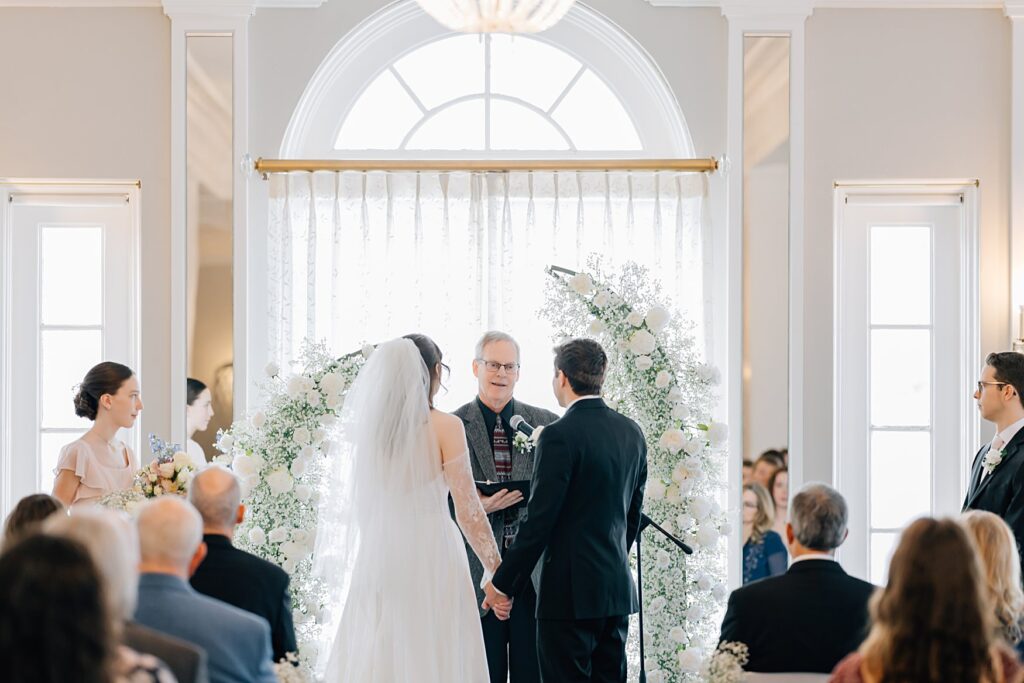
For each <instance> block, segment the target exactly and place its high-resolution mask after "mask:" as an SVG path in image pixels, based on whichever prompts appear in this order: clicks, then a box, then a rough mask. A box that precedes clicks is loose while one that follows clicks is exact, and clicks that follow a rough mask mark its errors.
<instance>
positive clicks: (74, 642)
mask: <svg viewBox="0 0 1024 683" xmlns="http://www.w3.org/2000/svg"><path fill="white" fill-rule="evenodd" d="M0 615H2V618H0V658H2V659H0V661H2V662H3V675H2V680H3V681H5V683H67V682H69V681H75V683H144V682H156V683H174V681H175V679H174V676H173V675H171V674H170V673H169V672H168V671H167V669H166V668H164V667H163V666H162V665H161V664H160V663H159V662H158V661H157V660H156V659H154V658H153V657H149V656H148V655H139V654H138V653H136V652H132V651H130V650H128V649H127V648H124V647H119V646H118V645H117V636H116V627H115V623H114V619H112V618H111V613H110V610H109V607H108V601H107V599H106V587H105V586H104V581H103V578H102V577H101V576H100V573H99V571H98V570H97V568H96V565H95V563H94V562H93V561H92V558H91V557H90V555H89V552H88V551H87V550H86V549H85V548H84V547H83V546H82V545H81V544H79V543H77V542H76V541H73V540H71V539H67V538H57V537H54V536H48V535H44V534H32V535H29V536H27V537H25V538H23V539H21V540H19V541H17V542H15V543H14V544H13V545H12V546H11V547H10V548H8V549H7V550H6V551H5V552H4V554H3V555H0Z"/></svg>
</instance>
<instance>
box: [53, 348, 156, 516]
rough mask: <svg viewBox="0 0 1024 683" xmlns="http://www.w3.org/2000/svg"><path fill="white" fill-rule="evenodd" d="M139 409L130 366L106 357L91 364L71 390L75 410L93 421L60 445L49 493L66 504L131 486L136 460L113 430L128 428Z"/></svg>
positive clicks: (135, 381) (77, 413)
mask: <svg viewBox="0 0 1024 683" xmlns="http://www.w3.org/2000/svg"><path fill="white" fill-rule="evenodd" d="M141 410H142V394H141V392H140V391H139V380H138V378H137V377H136V376H135V373H133V372H132V370H131V368H129V367H127V366H124V365H121V364H120V363H113V362H110V361H105V362H103V363H100V364H99V365H96V366H94V367H93V368H92V369H91V370H89V372H88V373H86V375H85V379H83V380H82V384H81V385H80V386H79V390H78V394H77V395H76V396H75V414H76V415H78V416H79V417H84V418H86V419H89V420H92V421H93V426H92V429H90V430H89V431H87V432H86V433H85V434H83V435H82V436H81V437H80V438H78V439H76V440H75V441H72V442H71V443H69V444H68V445H67V446H64V448H62V449H61V451H60V457H59V458H58V459H57V468H56V470H54V474H55V475H56V476H57V478H56V480H55V481H54V482H53V496H54V497H55V498H57V499H58V500H60V501H61V502H62V503H64V504H65V505H67V506H69V507H70V506H73V505H78V504H81V503H89V502H95V501H97V500H99V499H100V498H102V497H103V496H105V495H107V494H108V493H111V492H113V491H123V490H125V489H128V488H131V486H132V481H133V479H134V476H135V472H136V470H138V469H139V461H138V460H137V459H136V457H135V454H134V453H132V450H131V449H130V448H128V446H126V445H125V444H124V443H123V442H121V440H120V439H118V438H117V431H118V430H119V429H130V428H131V427H132V425H134V424H135V419H136V418H137V417H138V415H139V412H140V411H141Z"/></svg>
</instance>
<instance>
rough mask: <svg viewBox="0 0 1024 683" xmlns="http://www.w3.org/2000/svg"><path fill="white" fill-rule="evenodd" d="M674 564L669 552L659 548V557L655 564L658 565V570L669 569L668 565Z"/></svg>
mask: <svg viewBox="0 0 1024 683" xmlns="http://www.w3.org/2000/svg"><path fill="white" fill-rule="evenodd" d="M671 562H672V557H671V556H670V555H669V554H668V551H667V550H665V549H663V548H659V549H658V556H657V559H656V560H655V563H656V564H657V565H658V569H668V565H669V564H670V563H671Z"/></svg>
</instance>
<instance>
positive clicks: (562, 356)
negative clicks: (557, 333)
mask: <svg viewBox="0 0 1024 683" xmlns="http://www.w3.org/2000/svg"><path fill="white" fill-rule="evenodd" d="M607 367H608V356H606V355H605V353H604V349H602V348H601V345H600V344H598V343H597V342H596V341H594V340H593V339H570V340H569V341H567V342H565V343H564V344H559V345H558V346H556V347H555V370H561V371H562V374H563V375H565V377H566V379H568V380H569V386H571V387H572V390H573V393H575V394H576V395H577V396H588V395H595V394H600V393H601V385H602V384H604V373H605V370H606V369H607Z"/></svg>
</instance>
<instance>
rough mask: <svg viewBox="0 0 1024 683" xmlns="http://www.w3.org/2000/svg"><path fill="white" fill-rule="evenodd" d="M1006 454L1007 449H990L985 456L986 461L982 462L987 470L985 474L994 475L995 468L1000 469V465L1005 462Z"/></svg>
mask: <svg viewBox="0 0 1024 683" xmlns="http://www.w3.org/2000/svg"><path fill="white" fill-rule="evenodd" d="M1005 454H1006V449H1005V448H1003V449H1001V450H998V451H993V450H992V449H989V451H988V453H986V454H985V459H984V460H982V462H981V466H982V467H984V468H985V474H992V472H993V471H994V470H995V468H997V467H999V463H1001V462H1002V461H1003V456H1004V455H1005Z"/></svg>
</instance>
